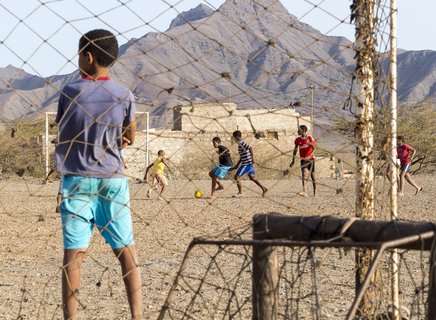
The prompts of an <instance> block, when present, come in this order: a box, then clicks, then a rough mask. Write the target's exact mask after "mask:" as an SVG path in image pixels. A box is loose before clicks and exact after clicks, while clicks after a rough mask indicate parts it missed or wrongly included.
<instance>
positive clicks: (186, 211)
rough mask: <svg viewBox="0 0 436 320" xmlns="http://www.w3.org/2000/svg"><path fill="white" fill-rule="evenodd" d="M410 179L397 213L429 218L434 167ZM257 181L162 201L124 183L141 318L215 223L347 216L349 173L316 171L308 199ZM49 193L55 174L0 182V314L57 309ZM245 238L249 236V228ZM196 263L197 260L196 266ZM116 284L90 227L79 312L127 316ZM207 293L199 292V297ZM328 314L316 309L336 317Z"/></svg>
mask: <svg viewBox="0 0 436 320" xmlns="http://www.w3.org/2000/svg"><path fill="white" fill-rule="evenodd" d="M415 179H416V181H417V182H418V183H419V184H421V185H422V186H423V187H424V190H423V192H422V193H420V194H419V195H417V196H415V195H414V190H412V189H413V188H412V187H410V186H406V195H405V196H404V197H403V198H402V199H401V200H400V201H399V217H400V219H402V220H412V221H417V220H425V221H432V222H435V220H436V219H435V200H434V195H435V185H436V182H435V179H434V176H431V175H419V176H416V177H415ZM377 181H378V182H377V183H378V185H377V190H378V192H377V216H378V217H379V218H380V219H386V218H387V217H388V215H389V213H388V207H387V203H388V199H387V191H386V188H387V185H385V183H384V182H383V179H378V180H377ZM264 183H265V185H266V186H267V187H268V188H269V189H270V191H269V192H268V194H267V197H265V198H262V197H261V196H260V194H259V189H257V187H256V186H255V185H254V184H252V183H251V182H249V181H244V182H243V185H244V192H245V196H244V197H243V198H233V197H232V195H233V194H234V193H235V192H236V186H235V185H233V184H232V183H231V182H230V181H225V182H224V184H225V185H226V189H225V190H224V191H222V192H221V193H220V194H219V198H218V199H216V200H214V201H213V202H209V201H208V200H206V199H195V198H194V197H193V194H194V191H195V190H196V189H202V190H205V193H206V194H208V192H209V181H206V180H204V181H192V182H189V181H170V187H169V190H168V193H167V195H166V196H167V200H168V201H159V200H157V199H152V200H148V199H146V197H145V193H146V190H147V185H146V184H137V183H134V182H132V183H131V196H132V208H133V215H134V228H135V239H136V245H137V248H138V252H139V259H140V267H141V272H142V279H143V295H144V309H145V318H146V319H156V318H157V315H158V313H159V310H160V309H161V306H162V305H163V302H164V301H165V298H166V296H167V293H168V292H169V289H170V287H171V285H172V283H173V280H174V277H175V275H176V273H177V270H178V269H179V266H180V263H181V261H182V259H183V256H184V253H185V251H186V249H187V247H188V244H189V243H190V241H191V240H192V239H193V238H194V237H198V236H207V237H213V235H217V234H220V233H221V232H224V234H230V233H231V234H237V233H238V232H240V230H241V227H242V226H244V225H248V224H249V223H250V221H251V218H252V216H253V214H255V213H265V212H278V213H282V214H287V215H333V216H339V217H351V216H354V180H353V178H350V179H346V180H333V179H322V180H320V181H319V189H318V196H317V197H316V198H313V197H309V198H308V199H306V198H302V197H300V196H297V195H296V192H297V191H299V189H300V180H299V179H298V178H297V177H292V178H290V177H286V178H285V179H283V180H281V181H273V180H269V181H264ZM310 190H311V188H310ZM56 192H57V182H53V183H49V184H46V185H44V184H42V183H41V182H40V181H36V180H11V179H6V180H5V179H4V180H1V181H0V218H1V220H0V221H1V227H0V239H1V240H0V241H1V244H2V245H1V247H2V250H1V252H2V254H1V256H0V259H1V263H0V266H1V271H0V319H60V318H61V310H60V273H61V271H60V270H61V262H62V239H61V222H60V217H59V215H58V214H56V213H55V212H54V208H55V197H56ZM248 230H249V229H248ZM244 237H245V238H247V234H246V235H245V236H244ZM208 254H211V253H210V252H209V251H208V250H204V255H203V256H202V257H201V258H198V260H196V259H191V260H190V261H189V263H188V265H189V266H190V267H191V268H192V274H198V275H199V276H201V274H202V272H203V271H202V268H203V266H204V263H207V261H209V260H210V256H211V255H208ZM226 257H227V258H226ZM219 259H220V260H219V263H220V264H221V267H220V268H223V270H226V268H233V267H235V266H233V263H232V262H233V258H232V256H231V255H228V256H225V255H223V256H220V257H219ZM226 259H228V260H226ZM197 262H198V263H199V264H201V266H199V267H198V266H197V267H196V266H195V265H196V263H197ZM217 263H218V261H217ZM328 266H330V268H333V269H334V270H333V271H329V270H320V272H319V273H318V277H320V279H321V281H320V282H319V283H318V284H317V287H318V288H319V290H321V291H322V290H324V291H325V290H329V287H328V286H327V285H329V286H332V287H333V288H334V287H335V283H336V280H338V279H340V278H343V277H344V276H343V275H342V274H341V272H342V271H343V269H342V268H341V266H340V265H337V266H335V261H332V262H331V263H330V264H329V265H328ZM344 272H345V271H344ZM188 273H189V270H188ZM236 274H237V271H236ZM324 275H326V278H325V279H324V278H323V276H324ZM332 277H333V280H332V279H331V278H332ZM327 278H328V279H327ZM247 279H249V277H248V278H247ZM323 279H324V280H325V281H324V280H323ZM327 280H329V282H328V281H327ZM351 281H352V280H351ZM324 284H325V285H326V287H323V286H324ZM336 286H337V284H336ZM350 287H351V286H350ZM247 288H248V289H247ZM247 288H246V289H247V290H245V289H244V290H240V292H239V293H238V294H247V295H248V296H249V294H250V292H249V285H248V284H247ZM123 290H124V288H123V284H122V281H121V277H120V272H119V268H118V263H117V261H116V259H115V257H114V256H113V255H112V253H111V251H110V249H109V247H108V246H107V245H105V244H104V243H103V241H102V239H101V237H100V236H99V235H98V234H97V233H95V234H94V237H93V239H92V243H91V246H90V248H89V254H88V257H87V259H86V261H85V264H84V269H83V274H82V288H81V295H80V303H81V306H82V307H81V311H80V319H128V318H129V316H128V314H129V313H128V307H127V301H126V299H125V296H124V291H123ZM200 294H201V293H200ZM207 294H208V293H205V295H207ZM347 299H348V298H347ZM347 299H339V301H338V302H337V306H336V307H337V309H334V310H342V311H344V310H346V305H348V303H349V301H347ZM205 300H206V299H205ZM209 302H210V303H212V302H211V301H209ZM209 302H207V301H203V303H204V304H207V303H209ZM288 303H289V302H288ZM329 313H330V311H329V312H327V313H326V314H324V317H325V318H332V319H334V318H337V317H336V316H334V315H331V314H329ZM167 318H168V319H173V318H170V317H167ZM177 318H178V317H177V316H174V319H177ZM200 318H202V319H210V318H211V317H209V318H207V317H205V316H199V317H198V319H200ZM220 318H222V317H220ZM227 318H229V317H227ZM235 318H238V319H241V318H242V317H241V316H239V317H236V316H235ZM300 318H302V317H300Z"/></svg>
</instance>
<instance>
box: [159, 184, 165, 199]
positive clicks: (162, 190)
mask: <svg viewBox="0 0 436 320" xmlns="http://www.w3.org/2000/svg"><path fill="white" fill-rule="evenodd" d="M166 188H167V186H166V185H164V184H162V189H161V190H160V193H159V200H163V197H162V195H163V193H164V191H165V189H166Z"/></svg>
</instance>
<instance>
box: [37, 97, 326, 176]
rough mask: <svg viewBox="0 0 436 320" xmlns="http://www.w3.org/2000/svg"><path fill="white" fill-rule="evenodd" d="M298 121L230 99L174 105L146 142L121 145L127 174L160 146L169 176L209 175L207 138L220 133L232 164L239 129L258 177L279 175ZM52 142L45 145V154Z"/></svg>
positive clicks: (212, 154)
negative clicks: (167, 126) (170, 118)
mask: <svg viewBox="0 0 436 320" xmlns="http://www.w3.org/2000/svg"><path fill="white" fill-rule="evenodd" d="M301 124H306V125H307V126H308V127H309V130H310V123H309V118H308V117H301V116H300V115H299V114H298V113H296V112H295V110H293V109H279V110H274V109H271V110H237V109H236V105H234V104H231V103H228V104H200V105H191V106H178V107H175V109H174V126H173V130H159V131H156V130H150V131H149V133H148V142H147V133H146V132H145V131H138V132H137V137H136V141H135V143H134V145H132V146H129V147H127V148H126V149H125V150H124V158H125V160H126V162H127V166H128V169H127V176H128V177H129V178H131V179H142V177H143V176H144V173H145V169H146V166H147V163H152V162H153V160H154V159H155V158H156V157H157V152H158V151H159V150H161V149H162V150H164V151H165V153H166V156H167V157H168V158H169V160H170V163H171V164H172V167H173V168H174V169H175V170H174V171H175V174H174V178H176V179H209V177H208V172H209V170H210V169H211V168H212V167H213V166H214V165H216V164H217V162H218V154H217V153H216V149H215V148H213V145H212V138H213V137H215V136H218V137H220V138H221V140H222V144H223V145H225V146H227V147H228V148H229V149H230V151H231V155H232V159H233V161H234V163H236V162H237V161H238V159H239V156H238V152H237V145H236V143H235V142H233V141H232V139H231V135H232V132H233V131H234V130H236V129H239V130H241V132H242V134H243V138H244V140H246V141H247V142H248V143H249V144H250V145H251V146H252V147H253V150H254V155H255V161H256V172H257V174H258V176H259V177H260V178H262V179H268V178H271V179H278V178H283V177H284V174H285V172H287V171H288V170H287V169H289V163H290V161H291V157H292V150H293V148H294V140H295V138H296V136H297V128H298V126H299V125H301ZM53 138H54V137H51V138H50V139H49V140H52V139H53ZM147 145H148V152H147ZM53 147H54V145H51V146H50V151H49V152H50V153H52V152H53V151H54V148H53ZM43 148H44V146H43ZM316 168H317V169H316V171H317V175H318V176H331V175H332V173H331V170H332V168H331V163H330V158H329V157H326V158H323V157H319V156H318V158H317V164H316ZM294 170H295V171H293V172H292V174H299V164H298V163H297V165H296V166H295V169H294Z"/></svg>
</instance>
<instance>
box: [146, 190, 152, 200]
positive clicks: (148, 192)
mask: <svg viewBox="0 0 436 320" xmlns="http://www.w3.org/2000/svg"><path fill="white" fill-rule="evenodd" d="M147 198H149V199H150V198H151V189H150V190H148V191H147Z"/></svg>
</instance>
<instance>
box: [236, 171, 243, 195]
mask: <svg viewBox="0 0 436 320" xmlns="http://www.w3.org/2000/svg"><path fill="white" fill-rule="evenodd" d="M235 181H236V186H237V187H238V195H242V184H241V177H240V176H238V175H235Z"/></svg>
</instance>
